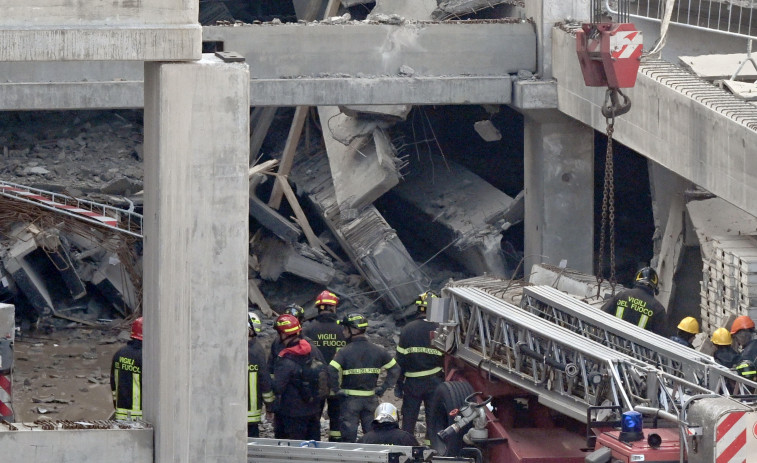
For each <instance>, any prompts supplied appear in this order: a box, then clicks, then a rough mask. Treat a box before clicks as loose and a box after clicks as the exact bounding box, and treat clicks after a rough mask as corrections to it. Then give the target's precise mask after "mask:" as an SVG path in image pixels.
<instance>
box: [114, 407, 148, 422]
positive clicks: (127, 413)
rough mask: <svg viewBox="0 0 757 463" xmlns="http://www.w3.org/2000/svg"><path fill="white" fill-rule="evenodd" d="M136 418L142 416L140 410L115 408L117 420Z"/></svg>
mask: <svg viewBox="0 0 757 463" xmlns="http://www.w3.org/2000/svg"><path fill="white" fill-rule="evenodd" d="M136 418H142V410H129V409H128V408H117V409H116V419H117V420H129V419H136Z"/></svg>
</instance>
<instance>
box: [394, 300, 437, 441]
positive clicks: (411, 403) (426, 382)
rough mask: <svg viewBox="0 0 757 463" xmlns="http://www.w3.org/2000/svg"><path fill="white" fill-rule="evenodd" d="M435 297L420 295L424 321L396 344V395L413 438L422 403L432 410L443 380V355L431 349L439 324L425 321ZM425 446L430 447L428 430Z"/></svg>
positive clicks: (405, 332)
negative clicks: (397, 374) (433, 400)
mask: <svg viewBox="0 0 757 463" xmlns="http://www.w3.org/2000/svg"><path fill="white" fill-rule="evenodd" d="M434 297H437V296H436V294H434V293H433V292H431V291H427V292H425V293H423V294H421V295H419V296H418V300H417V301H415V305H416V310H417V312H418V315H420V316H421V317H422V318H419V319H417V320H414V321H412V322H410V323H408V324H407V325H405V327H404V328H402V331H400V339H399V343H398V344H397V363H398V364H399V366H400V377H399V379H398V380H397V385H396V386H395V387H394V395H395V396H396V397H397V398H398V399H402V429H403V430H404V431H407V432H409V433H410V434H411V435H415V423H416V422H417V421H418V413H419V411H420V408H421V402H423V405H424V407H425V409H426V410H429V409H430V402H431V397H432V396H433V395H434V391H435V390H436V387H437V386H438V385H439V384H441V383H442V382H443V381H444V377H443V375H444V371H443V368H442V364H443V360H444V357H443V354H442V352H441V351H439V350H438V349H436V348H434V347H432V346H431V334H432V333H433V332H434V331H435V330H436V329H437V328H438V327H439V325H438V324H436V323H432V322H430V321H428V320H426V318H425V317H426V311H427V309H428V303H429V300H430V299H431V298H434ZM424 444H426V445H430V444H431V441H430V437H429V435H428V428H426V438H425V441H424Z"/></svg>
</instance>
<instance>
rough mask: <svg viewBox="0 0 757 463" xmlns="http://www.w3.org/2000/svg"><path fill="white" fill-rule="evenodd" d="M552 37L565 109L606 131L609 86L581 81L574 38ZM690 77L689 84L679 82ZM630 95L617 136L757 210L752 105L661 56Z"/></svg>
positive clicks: (563, 34)
mask: <svg viewBox="0 0 757 463" xmlns="http://www.w3.org/2000/svg"><path fill="white" fill-rule="evenodd" d="M553 39H554V49H555V53H554V55H553V57H554V74H555V77H556V78H557V82H558V87H557V92H558V107H559V109H560V111H562V112H563V113H565V114H567V115H568V116H571V117H573V118H575V119H577V120H579V121H581V122H583V123H584V124H587V125H590V126H591V127H594V128H595V129H596V130H599V131H601V132H604V131H605V129H606V121H605V118H604V116H602V114H601V111H600V106H601V105H602V104H603V103H604V96H605V95H604V93H605V89H603V88H589V87H586V86H585V85H584V82H583V77H582V75H581V70H580V67H579V64H578V59H577V58H576V53H575V37H574V36H573V35H571V34H570V33H569V32H566V31H564V30H562V29H559V28H555V30H554V35H553ZM686 78H688V81H687V82H686V85H678V84H677V83H676V81H677V80H679V79H680V80H685V79H686ZM674 86H676V87H677V88H673V87H674ZM626 93H627V94H628V96H629V98H630V99H631V101H632V103H633V108H632V109H631V111H630V112H629V113H628V114H626V115H624V116H622V117H620V118H618V119H617V120H616V121H615V140H617V141H618V142H620V143H623V144H624V145H626V146H628V147H629V148H631V149H633V150H635V151H637V152H638V153H639V154H641V155H642V156H645V157H647V158H649V159H651V160H653V161H655V162H656V163H658V164H661V165H662V166H664V167H666V168H667V169H669V170H671V171H673V172H675V173H676V174H678V175H680V176H681V177H684V178H686V179H688V180H689V181H691V182H693V183H695V184H696V185H698V186H700V187H702V188H704V189H706V190H707V191H710V192H711V193H713V194H715V195H717V196H719V197H721V198H723V199H725V200H726V201H728V202H730V203H731V204H733V205H735V206H737V207H739V208H741V209H743V210H744V211H747V212H749V213H750V214H752V215H757V158H756V157H755V156H754V155H753V154H754V153H753V151H754V148H753V147H754V146H757V131H755V128H754V125H755V123H754V122H751V121H752V120H753V116H752V119H750V118H749V117H750V115H752V114H753V111H754V107H753V106H751V105H749V103H745V102H740V101H739V100H737V99H736V98H735V97H733V96H732V95H729V94H728V93H727V92H724V91H719V90H718V89H717V88H716V87H714V86H711V85H709V84H705V83H697V81H692V80H691V75H690V74H688V73H686V72H685V71H683V70H679V69H677V68H675V67H673V66H671V65H668V64H666V63H662V62H657V61H652V62H648V63H645V64H642V68H641V70H640V72H639V74H638V78H637V81H636V86H635V87H634V88H632V89H628V91H627V92H626ZM703 93H709V95H708V96H707V97H706V98H703V97H701V96H699V95H701V94H703ZM722 107H726V108H727V109H724V110H719V109H718V108H722ZM724 153H727V155H724Z"/></svg>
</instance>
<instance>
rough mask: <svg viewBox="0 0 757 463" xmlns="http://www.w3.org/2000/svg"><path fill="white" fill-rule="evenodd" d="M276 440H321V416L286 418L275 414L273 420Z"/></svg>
mask: <svg viewBox="0 0 757 463" xmlns="http://www.w3.org/2000/svg"><path fill="white" fill-rule="evenodd" d="M273 434H274V436H275V437H276V439H292V440H321V414H320V413H319V414H317V415H310V416H286V415H282V414H280V413H277V414H276V415H275V417H274V420H273Z"/></svg>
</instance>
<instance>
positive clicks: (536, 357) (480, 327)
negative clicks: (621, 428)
mask: <svg viewBox="0 0 757 463" xmlns="http://www.w3.org/2000/svg"><path fill="white" fill-rule="evenodd" d="M443 297H447V298H450V300H451V303H450V310H451V317H452V322H451V323H452V324H451V325H448V327H452V330H451V331H450V330H449V329H447V330H444V329H441V330H439V331H438V332H437V336H436V338H435V339H434V343H435V345H436V346H437V347H440V348H442V349H444V348H445V347H446V346H447V345H448V343H447V341H448V339H447V338H448V337H449V336H454V338H455V344H454V345H455V349H456V350H455V351H454V355H455V356H456V357H458V358H460V359H462V360H464V361H465V362H466V363H468V364H470V365H473V366H474V367H476V368H479V369H481V370H482V372H484V373H487V374H490V375H492V376H495V377H497V378H500V379H502V380H504V381H507V382H509V383H511V384H513V385H516V386H518V387H520V388H522V389H524V390H526V391H529V392H531V393H533V394H535V395H537V396H538V397H539V401H540V402H541V403H543V404H544V405H546V406H547V407H550V408H552V409H554V410H557V411H559V412H561V413H563V414H565V415H568V416H570V417H572V418H574V419H576V420H579V421H582V422H586V412H587V410H588V408H589V407H592V406H608V405H612V406H618V407H620V408H621V409H622V410H633V408H634V407H635V406H638V405H642V406H651V407H655V408H660V409H662V410H664V411H667V412H669V413H673V414H676V415H678V413H679V411H680V406H681V404H682V403H683V402H684V401H685V400H686V398H687V397H689V396H691V395H696V394H707V393H710V391H709V390H708V389H706V388H704V387H702V386H699V385H697V384H694V383H692V382H689V381H686V380H684V379H682V378H679V377H675V376H673V375H669V374H667V373H665V372H663V371H661V370H659V369H657V368H655V367H654V366H653V365H650V364H647V363H646V362H643V361H640V360H637V359H634V358H632V357H630V356H628V355H625V354H623V353H621V352H618V351H615V350H613V349H611V348H609V347H606V346H603V345H601V344H599V343H597V342H595V341H592V340H589V339H586V338H585V337H583V336H581V335H578V334H576V333H574V332H572V331H570V330H568V329H566V328H563V327H561V326H559V325H558V324H555V323H552V322H550V321H548V320H545V319H543V318H541V317H539V316H536V315H533V314H531V313H529V312H527V311H525V310H523V309H521V308H520V307H518V306H515V305H512V304H508V303H506V302H504V301H502V300H501V299H499V298H497V297H495V296H492V295H491V294H488V293H486V292H484V291H482V290H480V289H477V288H469V287H447V288H445V289H444V290H443Z"/></svg>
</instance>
